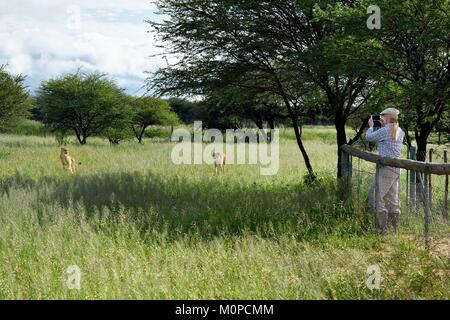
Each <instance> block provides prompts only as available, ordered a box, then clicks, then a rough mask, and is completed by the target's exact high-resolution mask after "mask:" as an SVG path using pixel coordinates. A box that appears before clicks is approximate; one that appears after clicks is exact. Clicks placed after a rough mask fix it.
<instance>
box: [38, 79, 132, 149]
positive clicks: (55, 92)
mask: <svg viewBox="0 0 450 320" xmlns="http://www.w3.org/2000/svg"><path fill="white" fill-rule="evenodd" d="M124 96H125V95H124V93H123V89H121V88H119V87H118V86H117V85H116V83H115V82H114V81H112V80H109V79H107V78H106V77H105V75H103V74H99V73H92V74H84V73H75V74H69V75H66V76H63V77H61V78H56V79H51V80H48V81H46V82H43V83H42V84H41V86H40V88H39V90H38V94H37V97H36V103H37V105H38V107H39V109H40V110H42V112H43V114H44V122H45V123H46V124H47V125H49V126H51V127H52V128H53V129H54V130H55V131H58V132H62V133H66V132H69V131H73V132H74V133H75V135H76V137H77V139H78V141H79V143H80V144H83V145H84V144H86V142H87V138H88V137H91V136H93V135H101V134H103V133H104V132H105V130H106V129H108V128H110V127H111V126H112V125H113V124H114V123H116V122H117V121H118V119H120V118H122V117H123V116H124V111H123V107H124Z"/></svg>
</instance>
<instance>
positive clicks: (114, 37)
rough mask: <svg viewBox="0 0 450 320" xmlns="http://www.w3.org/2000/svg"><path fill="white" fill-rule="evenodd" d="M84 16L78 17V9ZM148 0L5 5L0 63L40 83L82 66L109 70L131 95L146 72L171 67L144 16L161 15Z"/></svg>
mask: <svg viewBox="0 0 450 320" xmlns="http://www.w3.org/2000/svg"><path fill="white" fill-rule="evenodd" d="M77 6H78V8H79V9H80V10H79V12H80V13H81V16H80V17H78V16H77V15H76V13H77V10H74V8H77ZM154 10H155V8H154V6H153V5H152V4H151V3H150V1H148V0H126V1H125V0H122V1H120V0H97V1H88V0H78V1H76V0H73V1H70V0H53V1H50V0H16V1H15V2H14V3H12V2H6V1H2V2H1V3H0V43H1V44H2V45H1V46H0V64H6V63H7V64H8V68H9V70H10V71H11V72H14V73H22V74H26V75H28V83H29V85H30V87H31V89H32V90H34V89H36V88H37V86H38V85H39V83H40V81H42V80H46V79H48V78H51V77H56V76H59V75H61V74H63V73H67V72H72V71H74V70H77V69H78V68H79V67H82V68H83V69H84V70H86V71H100V72H103V73H108V74H109V75H110V76H111V77H112V78H114V79H116V80H117V81H118V83H119V84H120V85H121V86H123V87H125V88H126V89H127V91H128V92H129V93H134V92H135V91H136V90H137V89H139V88H140V87H141V86H142V85H143V84H144V79H145V77H146V75H145V71H154V70H156V69H157V68H158V67H159V66H163V65H165V62H164V60H163V59H162V58H160V57H157V58H155V57H153V58H149V56H150V55H153V54H156V53H160V52H161V49H159V48H157V47H156V43H155V40H154V38H153V36H152V34H151V33H148V31H149V29H150V27H149V25H148V24H147V23H145V22H144V19H155V18H157V17H156V15H155V14H154Z"/></svg>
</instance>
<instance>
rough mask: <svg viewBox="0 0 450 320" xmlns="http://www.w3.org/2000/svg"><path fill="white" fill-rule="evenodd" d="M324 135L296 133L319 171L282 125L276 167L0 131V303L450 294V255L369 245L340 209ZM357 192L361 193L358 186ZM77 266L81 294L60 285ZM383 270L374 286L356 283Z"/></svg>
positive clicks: (330, 146) (396, 241)
mask: <svg viewBox="0 0 450 320" xmlns="http://www.w3.org/2000/svg"><path fill="white" fill-rule="evenodd" d="M334 139H335V138H334V131H333V128H329V127H319V128H313V127H308V128H305V145H306V148H307V150H308V152H309V154H310V156H311V161H312V164H313V166H314V168H315V170H316V171H317V172H318V173H319V177H320V179H319V181H318V182H317V183H315V184H313V185H310V184H306V183H304V182H303V176H304V175H305V168H304V164H303V163H302V159H301V156H300V152H299V150H298V148H297V146H296V143H295V141H294V140H293V135H292V133H291V132H290V131H288V130H283V131H282V133H281V142H280V169H279V172H278V174H277V175H275V176H261V175H260V172H259V168H260V167H259V166H258V165H230V166H227V167H226V172H225V174H224V175H222V176H219V177H214V176H213V168H212V166H208V165H174V164H172V162H171V159H170V153H171V150H172V148H173V146H174V144H173V143H170V142H168V141H167V140H164V139H156V138H155V139H147V140H145V143H144V144H143V145H138V144H137V143H136V142H135V141H127V142H124V143H122V144H120V145H118V146H110V145H109V143H108V142H107V141H104V140H101V139H97V138H93V139H90V140H89V141H88V145H86V146H79V145H77V144H76V143H75V140H74V139H72V140H71V141H70V143H69V147H70V150H71V154H72V156H74V157H75V158H76V160H77V161H78V162H81V165H79V167H78V171H77V173H76V174H75V175H73V176H72V175H70V174H68V173H67V172H65V171H64V170H63V169H62V166H61V163H60V160H59V147H58V144H57V142H56V139H55V138H54V137H52V136H37V135H28V136H25V135H18V134H14V133H7V134H1V135H0V261H2V263H1V265H0V299H449V298H450V290H449V289H450V271H449V270H450V255H449V252H448V251H445V250H437V249H436V248H433V249H432V251H431V253H430V254H428V253H426V252H425V250H424V248H423V241H422V239H421V238H420V234H417V236H389V237H386V238H383V239H380V238H376V237H374V236H373V230H372V215H371V213H370V210H368V208H367V206H366V205H365V204H364V203H359V202H358V203H356V202H355V203H352V202H348V203H342V202H341V201H340V200H339V198H338V196H337V192H336V190H337V186H336V183H335V166H336V146H335V144H334ZM363 192H365V191H363ZM71 265H77V266H78V267H79V268H80V270H81V287H80V290H70V289H69V288H67V286H66V278H67V272H66V271H67V268H68V267H69V266H71ZM371 265H379V266H380V269H381V276H382V282H381V287H380V289H379V290H377V289H375V290H370V289H368V288H367V287H366V280H367V278H368V275H367V268H368V267H369V266H371Z"/></svg>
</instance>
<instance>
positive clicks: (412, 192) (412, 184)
mask: <svg viewBox="0 0 450 320" xmlns="http://www.w3.org/2000/svg"><path fill="white" fill-rule="evenodd" d="M409 158H410V159H411V160H415V159H416V148H415V147H411V148H410V149H409ZM416 175H417V173H416V172H415V171H412V170H411V171H410V172H409V200H410V204H409V207H410V208H411V209H413V210H416V203H417V201H416V184H417V178H416Z"/></svg>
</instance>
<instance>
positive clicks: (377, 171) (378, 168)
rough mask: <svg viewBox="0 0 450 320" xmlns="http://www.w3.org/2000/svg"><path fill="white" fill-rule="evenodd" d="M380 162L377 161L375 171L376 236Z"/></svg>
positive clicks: (376, 228) (376, 230) (376, 229)
mask: <svg viewBox="0 0 450 320" xmlns="http://www.w3.org/2000/svg"><path fill="white" fill-rule="evenodd" d="M380 167H381V166H380V162H378V161H377V166H376V170H375V198H374V199H375V205H374V207H375V212H374V227H375V235H378V193H379V192H380V184H379V177H380Z"/></svg>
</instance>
